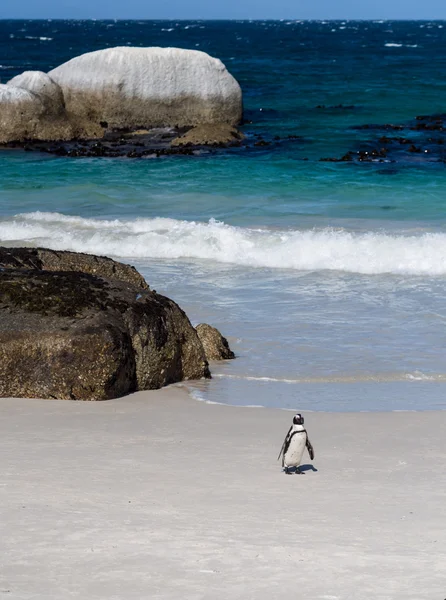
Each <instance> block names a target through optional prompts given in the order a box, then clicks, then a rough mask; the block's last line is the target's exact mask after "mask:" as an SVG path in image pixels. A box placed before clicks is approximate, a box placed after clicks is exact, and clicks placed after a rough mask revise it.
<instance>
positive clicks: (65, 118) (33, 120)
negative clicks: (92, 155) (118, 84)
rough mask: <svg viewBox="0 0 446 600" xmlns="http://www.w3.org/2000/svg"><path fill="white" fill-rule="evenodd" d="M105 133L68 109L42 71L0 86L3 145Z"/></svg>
mask: <svg viewBox="0 0 446 600" xmlns="http://www.w3.org/2000/svg"><path fill="white" fill-rule="evenodd" d="M103 133H104V129H103V128H102V127H100V125H98V124H95V123H90V122H88V121H86V120H85V119H78V118H75V117H74V116H73V115H70V114H69V113H68V112H67V111H66V109H65V102H64V97H63V92H62V89H61V88H60V86H59V85H58V84H57V83H56V82H55V81H54V80H53V79H51V77H49V76H48V75H47V74H46V73H42V72H41V71H25V72H24V73H22V74H21V75H17V77H14V78H13V79H11V80H10V81H9V82H8V84H6V85H0V143H1V144H6V143H9V142H24V141H27V140H46V141H54V140H71V139H73V138H97V137H101V136H102V135H103Z"/></svg>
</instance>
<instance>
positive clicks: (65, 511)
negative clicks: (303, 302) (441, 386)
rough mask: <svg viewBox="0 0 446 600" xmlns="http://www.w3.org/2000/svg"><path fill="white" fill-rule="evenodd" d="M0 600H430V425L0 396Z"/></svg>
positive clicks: (403, 419) (434, 493) (437, 570)
mask: <svg viewBox="0 0 446 600" xmlns="http://www.w3.org/2000/svg"><path fill="white" fill-rule="evenodd" d="M0 410H1V416H2V419H1V424H0V453H1V454H0V456H1V476H0V598H5V599H6V598H8V600H12V599H31V598H32V599H39V600H40V599H42V600H43V599H45V600H53V599H54V600H66V599H68V598H79V599H83V600H99V599H107V600H115V599H116V600H133V599H134V600H148V599H158V598H160V599H161V598H162V599H166V600H170V599H172V600H173V599H175V600H176V599H187V600H195V599H209V600H211V599H212V600H220V599H221V600H249V599H252V600H254V599H255V600H271V599H277V600H282V599H284V600H285V599H293V600H294V599H297V600H301V599H304V598H305V599H309V600H314V599H326V600H331V599H332V600H334V599H338V598H339V599H343V600H347V599H348V600H362V599H364V600H384V599H386V600H387V599H388V600H399V599H401V600H402V599H404V600H424V599H426V600H443V598H445V597H446V477H445V464H446V441H445V432H446V412H425V413H387V414H383V413H381V414H371V413H369V414H367V413H359V414H329V413H306V414H305V417H306V425H307V428H308V432H309V434H310V439H311V441H312V443H313V445H314V448H315V451H316V459H315V461H314V465H315V467H316V468H317V469H318V470H317V472H313V471H311V470H307V471H306V473H305V476H303V475H301V476H297V475H289V476H286V475H284V474H283V473H282V472H281V469H280V466H279V463H277V462H276V457H277V454H278V452H279V449H280V446H281V444H282V440H283V437H284V435H285V433H286V431H287V429H288V426H289V423H290V419H291V417H292V413H290V412H286V411H280V410H267V409H248V408H246V409H245V408H232V407H225V406H217V405H206V404H202V403H198V402H195V401H192V400H190V399H189V398H188V397H187V396H186V394H185V392H184V391H183V390H182V389H178V388H169V389H166V390H162V391H160V392H152V393H147V392H145V393H139V394H136V395H134V396H131V397H128V398H123V399H120V400H115V401H110V402H104V403H80V402H79V403H75V402H66V401H65V402H59V401H40V400H23V399H22V400H5V399H2V400H0Z"/></svg>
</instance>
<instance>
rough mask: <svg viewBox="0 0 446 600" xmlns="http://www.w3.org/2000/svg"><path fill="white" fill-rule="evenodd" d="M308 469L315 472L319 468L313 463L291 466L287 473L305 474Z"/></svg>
mask: <svg viewBox="0 0 446 600" xmlns="http://www.w3.org/2000/svg"><path fill="white" fill-rule="evenodd" d="M306 471H313V473H317V471H318V470H317V469H316V467H315V466H313V465H300V467H289V469H288V472H287V474H288V475H305V472H306Z"/></svg>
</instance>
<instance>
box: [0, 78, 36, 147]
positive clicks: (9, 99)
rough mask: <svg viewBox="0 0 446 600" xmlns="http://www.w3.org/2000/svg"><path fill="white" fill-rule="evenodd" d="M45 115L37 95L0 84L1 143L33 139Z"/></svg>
mask: <svg viewBox="0 0 446 600" xmlns="http://www.w3.org/2000/svg"><path fill="white" fill-rule="evenodd" d="M44 114H45V106H44V104H43V102H42V100H41V99H40V98H39V96H37V95H36V94H34V93H32V92H30V91H28V90H25V89H22V88H19V87H13V86H9V85H5V84H0V143H5V142H10V141H16V140H24V139H27V138H30V137H33V136H34V134H35V132H36V129H37V128H38V127H39V125H40V121H41V119H42V118H43V116H44Z"/></svg>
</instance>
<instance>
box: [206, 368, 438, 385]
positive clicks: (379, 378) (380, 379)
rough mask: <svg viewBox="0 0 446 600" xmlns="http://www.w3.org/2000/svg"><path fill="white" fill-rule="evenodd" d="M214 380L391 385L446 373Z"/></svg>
mask: <svg viewBox="0 0 446 600" xmlns="http://www.w3.org/2000/svg"><path fill="white" fill-rule="evenodd" d="M212 377H213V378H214V379H238V380H243V381H258V382H261V383H286V384H299V383H306V384H311V383H365V382H373V383H391V382H397V381H414V382H415V381H423V382H437V383H442V382H446V374H445V373H434V374H430V375H426V374H425V373H421V372H420V371H415V372H414V373H358V374H354V375H326V376H323V375H320V376H314V377H298V378H296V379H286V378H280V377H264V376H254V375H234V374H229V373H213V374H212Z"/></svg>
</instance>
